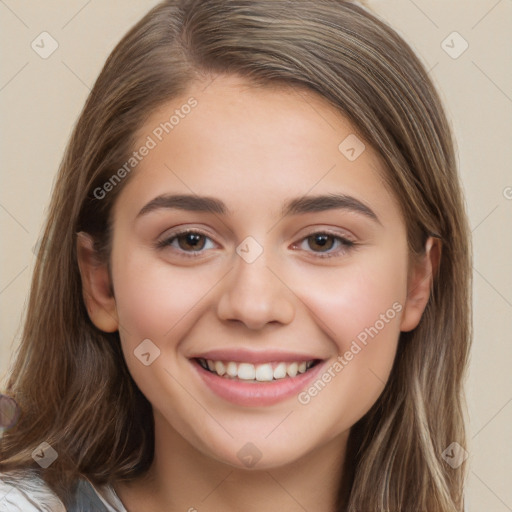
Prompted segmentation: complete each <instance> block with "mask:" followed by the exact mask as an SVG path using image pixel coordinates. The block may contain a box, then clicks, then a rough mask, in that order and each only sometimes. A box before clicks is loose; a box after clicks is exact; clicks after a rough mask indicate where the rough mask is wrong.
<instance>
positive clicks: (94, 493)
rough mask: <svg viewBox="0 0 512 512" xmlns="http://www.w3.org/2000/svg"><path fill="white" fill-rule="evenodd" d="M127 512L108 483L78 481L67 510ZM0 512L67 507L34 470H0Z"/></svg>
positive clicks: (56, 510) (54, 510)
mask: <svg viewBox="0 0 512 512" xmlns="http://www.w3.org/2000/svg"><path fill="white" fill-rule="evenodd" d="M82 511H84V512H126V509H125V508H124V506H123V504H122V503H121V501H120V500H119V498H118V496H117V495H116V493H115V491H114V489H113V488H112V487H111V486H109V485H102V486H94V485H93V484H92V483H91V482H89V481H88V480H87V479H81V480H80V481H79V482H78V487H77V489H76V492H75V495H74V497H73V504H72V505H70V508H69V509H68V511H67V512H82ZM0 512H66V507H65V506H64V504H63V503H62V501H61V500H60V499H59V498H58V497H57V496H56V494H55V493H54V492H53V491H52V490H51V489H50V488H49V487H48V485H47V484H46V483H45V482H44V480H43V479H42V478H41V477H40V476H39V475H38V474H37V472H35V471H30V470H24V471H11V472H9V473H0Z"/></svg>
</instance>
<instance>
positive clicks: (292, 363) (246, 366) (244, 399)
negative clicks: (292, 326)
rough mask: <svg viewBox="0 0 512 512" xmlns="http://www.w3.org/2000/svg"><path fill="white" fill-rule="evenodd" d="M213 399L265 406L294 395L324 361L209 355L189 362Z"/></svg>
mask: <svg viewBox="0 0 512 512" xmlns="http://www.w3.org/2000/svg"><path fill="white" fill-rule="evenodd" d="M190 361H191V362H192V363H193V367H194V369H195V370H196V372H197V373H198V374H199V376H200V378H201V380H202V382H203V383H204V384H206V385H207V387H208V388H209V389H210V390H211V391H213V392H214V393H215V394H216V395H217V396H219V397H221V398H223V399H224V400H228V401H229V402H231V403H234V404H236V405H241V406H245V407H251V406H268V405H272V404H275V403H277V402H280V401H282V400H285V399H287V398H289V397H291V396H293V395H297V394H298V393H299V392H300V391H301V390H302V389H303V388H304V387H305V386H306V385H307V383H308V382H309V381H310V380H312V379H313V378H314V377H315V376H316V375H317V374H318V373H319V371H320V368H321V367H322V366H323V363H324V361H323V360H321V359H319V358H317V357H314V356H311V355H305V354H292V353H283V352H278V351H276V352H270V351H267V352H264V353H263V352H261V353H259V352H248V351H243V350H237V351H222V350H216V351H210V352H207V353H203V354H199V355H197V356H195V357H192V358H190Z"/></svg>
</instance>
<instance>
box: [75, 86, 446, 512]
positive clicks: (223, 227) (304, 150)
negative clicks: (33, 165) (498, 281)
mask: <svg viewBox="0 0 512 512" xmlns="http://www.w3.org/2000/svg"><path fill="white" fill-rule="evenodd" d="M191 96H193V97H194V98H195V99H196V100H197V102H198V105H197V107H196V108H194V109H193V110H192V112H191V113H190V114H189V115H188V116H186V117H185V118H184V119H182V120H180V123H179V125H177V126H176V127H175V128H174V130H173V131H172V132H171V133H169V134H168V135H166V136H165V137H164V139H163V140H162V142H160V143H159V144H158V145H157V146H156V148H154V149H152V150H151V151H150V152H149V154H148V155H147V156H146V157H145V158H144V159H143V160H142V161H141V163H140V164H139V165H138V166H137V168H136V170H135V171H133V174H132V175H131V176H130V179H129V182H128V183H127V184H126V186H125V187H124V188H123V190H122V192H121V193H120V195H119V197H118V199H117V201H116V203H115V207H114V212H113V215H114V224H113V225H114V230H113V240H112V253H111V260H110V264H111V277H112V282H111V281H110V280H109V273H108V271H107V267H106V265H104V264H100V263H98V262H97V260H96V258H95V255H94V252H93V250H92V241H91V239H90V237H88V236H87V235H85V234H81V235H80V236H79V238H78V256H79V264H80V271H81V275H82V281H83V285H84V298H85V300H86V303H87V307H88V311H89V315H90V317H91V319H92V321H93V322H94V323H95V325H96V326H97V327H98V328H100V329H102V330H104V331H106V332H112V331H116V330H119V332H120V336H121V342H122V347H123V352H124V355H125V359H126V362H127V364H128V367H129V369H130V372H131V374H132V375H133V378H134V379H135V382H136V383H137V385H138V386H139V387H140V389H141V390H142V392H143V393H144V394H145V396H146V397H147V398H148V400H149V401H150V402H151V404H152V406H153V411H154V418H155V428H156V430H155V435H156V445H155V452H156V456H155V460H154V462H153V465H152V467H151V470H150V471H149V473H148V475H147V476H146V477H145V478H141V479H139V480H137V481H135V482H132V483H130V484H127V483H119V484H118V485H116V486H115V488H116V491H117V493H118V495H119V496H120V498H121V500H122V501H123V503H124V504H125V506H126V508H127V510H142V509H144V510H148V511H151V510H183V511H185V510H193V509H194V508H195V509H197V510H199V511H201V512H203V511H213V510H225V511H230V510H233V511H235V510H245V511H253V510H254V511H256V510H262V509H264V510H267V511H272V510H287V511H295V510H304V509H306V510H315V511H318V512H322V511H330V510H333V507H334V503H335V497H336V492H337V487H338V485H339V482H340V479H341V478H342V477H343V475H342V474H341V470H340V468H341V465H342V463H343V460H344V454H345V449H346V443H347V438H348V434H349V431H350V428H351V426H352V425H354V424H355V423H356V422H357V421H358V420H359V419H360V418H361V417H362V416H363V415H364V414H365V413H366V412H367V411H368V410H369V409H370V407H371V406H372V405H373V404H374V403H375V401H376V400H377V398H378V397H379V395H380V394H381V392H382V390H383V388H384V385H385V382H386V381H387V379H388V377H389V374H390V371H391V367H392V364H393V360H394V357H395V353H396V348H397V342H398V338H399V334H400V331H408V330H411V329H414V328H415V327H416V325H417V324H418V322H419V320H420V319H421V315H422V313H423V310H424V308H425V305H426V303H427V300H428V296H429V290H430V286H431V274H432V270H433V268H435V266H436V265H437V261H438V258H439V248H438V247H437V245H436V244H435V243H434V240H433V239H429V240H428V241H427V244H426V250H425V253H424V255H423V257H422V258H420V259H419V260H418V261H416V262H414V264H412V263H411V261H410V259H409V254H408V249H407V240H406V231H405V224H404V220H403V218H402V216H401V213H400V209H399V205H398V203H397V201H396V199H395V198H394V197H393V195H392V193H391V192H390V191H388V190H387V189H386V188H385V186H384V184H383V179H382V176H383V172H384V171H383V168H382V166H381V163H380V161H379V159H378V157H377V154H376V152H375V151H374V150H373V149H372V148H371V147H369V145H366V149H365V151H363V153H362V154H361V155H360V156H359V157H358V158H357V159H356V160H355V161H349V160H348V159H347V158H346V157H345V156H344V155H343V154H342V153H341V152H340V151H339V150H338V146H339V144H340V142H341V141H343V140H344V139H345V138H346V137H347V136H348V135H350V134H353V133H356V130H355V129H354V128H353V127H352V126H351V125H350V123H349V122H348V121H347V120H346V119H344V118H343V117H342V116H341V115H340V114H339V113H338V112H336V111H335V110H334V109H333V108H332V107H331V106H330V105H329V104H328V103H327V102H326V101H325V100H324V99H323V98H321V97H319V96H317V95H315V94H314V93H312V92H304V91H299V90H297V89H288V88H281V89H270V88H264V89H262V88H254V87H251V86H249V85H248V84H247V83H245V82H244V81H243V80H242V79H240V78H237V77H233V76H221V77H217V78H216V80H214V81H213V83H211V85H209V86H208V87H206V88H205V84H204V83H196V84H194V85H193V86H192V87H191V88H190V90H189V91H188V93H187V94H186V95H184V96H183V97H181V98H175V99H173V100H172V101H170V102H169V103H167V104H166V105H164V106H163V107H161V108H160V109H158V110H157V111H156V112H153V114H152V115H151V116H150V118H149V119H148V121H147V123H146V124H145V125H144V127H142V129H141V130H140V131H139V132H138V134H139V140H138V142H139V144H136V147H139V146H140V145H142V144H143V143H144V141H145V140H146V137H147V136H148V135H150V134H151V133H152V130H154V128H155V127H156V126H158V125H159V124H160V122H163V121H165V120H168V119H169V117H170V116H171V115H172V113H173V112H174V111H175V110H176V109H177V108H180V106H181V105H183V104H184V103H186V102H187V100H188V99H189V98H190V97H191ZM191 193H193V194H197V195H200V196H209V197H214V198H217V199H220V200H222V201H223V202H224V203H225V204H226V206H227V207H228V208H229V210H230V212H231V213H229V214H226V215H220V214H212V213H209V212H190V211H185V210H178V209H167V208H160V209H157V210H153V211H151V212H149V213H147V214H144V215H141V216H138V214H139V212H140V210H141V209H142V208H143V207H144V206H145V205H146V204H147V203H148V202H149V201H151V200H152V199H154V198H155V197H156V196H159V195H161V194H191ZM328 193H339V194H346V195H350V196H353V197H355V198H356V199H358V200H360V201H361V202H363V203H364V204H365V205H367V206H368V207H369V208H370V209H371V210H372V211H373V212H374V213H375V214H376V216H377V217H378V220H379V222H376V221H375V220H372V219H371V218H369V217H367V216H365V215H363V214H361V213H358V212H353V211H346V210H343V209H336V210H328V211H322V212H313V213H306V214H299V215H290V216H287V217H283V216H282V215H281V208H282V207H283V204H284V203H285V202H286V201H287V200H289V199H292V198H298V197H302V196H304V195H307V196H311V195H317V194H328ZM178 227H179V228H178ZM184 227H186V228H194V229H197V230H199V231H201V232H202V233H204V234H206V235H207V237H208V238H207V239H201V244H199V246H200V247H204V248H203V249H202V251H203V252H202V253H201V254H200V255H199V256H196V257H195V258H187V257H186V256H184V255H183V254H184V251H185V250H187V247H189V246H187V245H186V243H185V244H184V247H185V250H184V249H183V245H181V246H180V245H179V244H178V242H177V241H176V239H174V242H172V245H171V246H169V245H167V246H166V247H164V248H156V244H157V242H159V241H161V240H165V239H169V238H170V235H172V234H174V233H175V232H176V231H177V230H178V229H182V228H184ZM326 229H327V230H329V232H332V233H334V236H341V237H345V238H349V240H351V241H353V242H355V244H356V245H355V246H353V247H352V248H346V247H344V246H340V245H339V242H336V241H335V240H336V239H330V238H328V242H329V244H331V245H329V244H327V248H326V249H323V250H325V251H326V252H331V253H333V254H334V256H332V257H329V258H321V257H320V256H321V255H322V254H323V253H322V248H321V247H320V248H319V247H318V246H317V245H315V244H314V240H313V241H310V242H308V239H307V237H308V236H309V235H310V234H311V233H317V232H320V233H322V232H324V231H325V230H326ZM248 236H251V237H253V238H254V239H255V240H256V241H257V242H258V243H259V244H260V246H261V247H262V248H263V253H262V254H261V255H260V256H259V257H258V258H257V259H256V260H255V261H254V262H252V263H247V262H246V261H245V260H244V259H242V258H241V257H240V256H239V255H238V254H237V252H236V248H237V247H238V246H239V245H240V244H241V242H242V241H243V240H244V239H245V238H246V237H248ZM203 244H204V245H203ZM340 247H341V249H340ZM180 250H181V252H180ZM188 250H189V252H193V249H192V248H190V249H188ZM336 251H338V252H337V253H336ZM111 286H112V287H113V290H114V293H113V294H111V293H110V287H111ZM393 304H399V306H400V309H401V311H399V312H398V313H397V314H396V316H394V318H393V319H391V320H389V321H388V322H387V323H386V324H385V327H384V328H382V329H381V330H379V332H378V335H376V336H375V337H374V338H373V339H369V341H368V344H367V345H366V346H364V347H363V348H362V350H361V351H360V352H358V353H357V355H356V356H354V357H353V359H352V360H351V361H349V362H348V364H347V365H346V366H344V368H343V370H342V371H340V372H338V373H336V376H335V377H334V378H332V380H331V382H329V384H328V385H326V386H325V388H324V389H323V390H322V391H321V392H320V393H318V395H317V396H315V397H314V398H313V399H311V401H310V402H309V403H307V404H305V405H304V404H301V403H300V402H299V401H298V399H297V396H292V397H291V398H288V399H286V400H284V401H282V402H279V403H277V404H275V405H272V406H267V407H243V406H238V405H234V404H232V403H230V402H228V401H226V400H224V399H222V398H220V397H218V396H217V395H215V394H214V393H212V391H211V390H210V389H209V388H207V387H206V386H205V385H204V384H203V382H202V381H201V380H200V379H199V378H198V375H197V372H196V371H195V370H194V369H193V367H192V365H191V363H190V361H189V358H190V357H191V356H192V355H193V354H197V353H200V352H202V351H206V350H209V349H212V348H222V349H231V348H246V349H250V350H258V351H264V350H267V349H269V350H270V349H280V350H285V351H286V350H287V351H293V352H297V353H301V354H314V355H315V356H316V357H318V358H320V359H323V360H324V363H323V364H325V365H326V368H327V367H329V366H332V364H333V363H334V362H335V361H336V360H337V357H338V355H340V354H344V353H345V352H347V350H349V348H350V346H351V343H352V341H353V340H355V339H356V337H357V336H358V334H360V333H361V332H362V331H364V329H365V328H366V327H369V326H373V325H375V323H376V321H377V320H378V319H379V318H381V317H380V315H381V314H385V313H386V311H388V310H389V309H390V308H392V305H393ZM148 338H149V339H150V340H151V341H152V342H153V343H154V344H155V345H156V346H158V348H159V350H160V356H159V357H158V358H157V359H156V360H155V361H154V362H153V363H152V364H151V365H149V366H145V365H143V364H141V362H140V361H139V359H137V357H135V355H134V350H135V349H136V347H137V346H138V345H139V344H140V343H141V341H142V340H144V339H148ZM248 442H250V443H253V444H254V445H255V446H256V447H257V448H258V450H259V452H261V459H260V460H259V461H258V462H257V464H256V465H255V466H254V467H252V468H248V467H246V466H245V465H244V463H243V462H242V460H240V459H239V458H238V456H237V452H238V451H239V450H240V449H241V448H242V447H243V446H244V445H245V444H246V443H248Z"/></svg>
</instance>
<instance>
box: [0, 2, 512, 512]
mask: <svg viewBox="0 0 512 512" xmlns="http://www.w3.org/2000/svg"><path fill="white" fill-rule="evenodd" d="M368 3H369V5H370V6H371V7H372V8H373V9H374V10H375V11H376V12H377V13H378V14H379V15H380V16H382V17H383V18H384V19H386V20H387V21H388V22H389V23H390V24H391V25H392V26H393V27H394V28H395V29H396V30H398V31H399V32H400V33H401V34H402V35H403V36H404V37H405V39H406V40H407V41H408V42H409V43H410V44H411V45H412V46H413V47H414V48H415V49H416V50H417V52H418V53H419V54H420V56H421V57H422V59H423V61H424V62H425V64H426V66H427V68H428V69H429V70H431V72H430V74H431V76H432V77H433V79H434V81H435V82H436V84H437V85H438V88H439V89H440V91H441V94H442V97H443V99H444V101H445V104H446V108H447V111H448V114H449V116H450V118H451V120H452V123H453V127H454V130H455V133H456V137H457V140H458V145H459V154H460V157H459V159H460V169H461V175H462V179H463V183H464V188H465V192H466V198H467V205H468V213H469V217H470V222H471V226H472V230H473V236H474V315H475V318H474V328H475V341H474V348H473V353H472V363H471V368H470V376H469V382H468V397H469V407H470V439H471V442H470V445H469V446H467V447H466V449H467V450H468V452H469V457H470V464H471V469H470V472H469V479H468V487H467V501H468V510H469V511H471V512H473V511H474V512H477V511H478V512H480V511H484V510H485V511H489V512H490V511H492V512H506V511H512V488H511V486H510V475H511V474H512V439H511V432H512V428H511V423H512V403H511V402H512V385H511V384H512V379H511V375H512V372H511V370H510V364H511V361H512V343H511V341H512V339H511V328H512V268H511V266H512V263H511V262H512V236H511V234H512V230H511V228H510V221H511V220H512V172H511V164H510V162H511V161H512V143H511V140H510V138H511V133H512V72H511V61H510V50H511V43H512V41H511V33H512V0H466V1H463V0H459V1H453V0H452V1H427V0H388V1H385V0H373V1H369V2H368ZM154 4H156V2H155V1H154V0H150V1H142V0H138V1H137V0H123V1H121V0H115V1H112V0H111V1H109V2H99V1H98V0H89V1H87V0H68V1H63V0H61V1H58V0H46V1H45V2H34V1H31V0H0V15H1V30H2V35H3V36H2V37H3V45H2V50H1V52H2V62H3V65H2V68H1V78H0V109H1V114H2V123H1V128H2V133H1V137H0V140H1V145H2V153H1V154H2V157H1V178H0V179H1V187H0V230H1V231H0V233H1V239H2V251H1V256H0V258H1V259H0V311H1V317H0V323H1V341H0V379H1V382H2V383H4V382H5V375H6V372H7V370H8V366H9V363H10V361H11V357H12V354H13V352H14V350H15V348H16V345H17V340H18V336H19V332H18V329H19V322H20V319H21V316H22V314H23V311H24V306H25V301H26V297H27V292H28V289H29V283H30V275H31V271H32V268H33V263H34V254H33V247H34V245H35V244H36V241H37V239H38V234H39V230H40V228H41V224H42V218H43V216H44V214H45V211H46V207H47V204H48V200H49V194H50V191H51V187H52V183H53V180H54V176H55V173H56V170H57V167H58V164H59V161H60V159H61V156H62V153H63V150H64V146H65V144H66V142H67V139H68V136H69V134H70V131H71V128H72V126H73V124H74V122H75V121H76V119H77V116H78V114H79V112H80V110H81V108H82V106H83V103H84V101H85V99H86V97H87V94H88V93H89V89H90V87H91V86H92V84H93V82H94V80H95V78H96V77H97V75H98V73H99V71H100V69H101V66H102V65H103V63H104V61H105V59H106V57H107V55H108V54H109V53H110V51H111V50H112V48H113V46H114V45H115V44H116V43H117V41H118V40H119V39H120V38H121V37H122V35H123V34H124V33H125V32H126V30H127V29H128V28H129V27H130V26H131V25H132V24H133V23H134V22H135V21H137V20H138V19H139V18H140V17H141V16H142V15H143V14H144V13H145V12H146V11H147V10H148V9H149V8H150V7H151V6H153V5H154ZM43 31H47V32H49V33H50V34H51V36H52V37H53V38H54V39H55V40H56V41H57V42H58V45H59V46H58V49H57V50H56V51H55V52H54V53H53V54H52V55H51V56H50V57H49V58H47V59H43V58H41V57H40V56H39V55H38V54H37V53H36V52H35V51H34V50H33V49H32V48H31V43H32V41H34V40H35V39H36V38H37V37H38V36H39V34H40V33H41V32H43ZM454 31H456V32H458V33H459V34H460V35H461V36H462V38H463V39H464V40H465V41H467V43H468V44H469V47H468V49H467V50H466V51H465V52H464V53H462V54H461V55H460V56H459V57H458V58H455V59H454V58H452V57H451V56H450V55H448V54H447V53H446V52H445V50H444V49H443V47H442V42H443V41H444V40H445V39H446V38H447V36H449V35H450V34H452V32H454ZM38 40H39V39H38ZM444 44H445V47H446V45H449V46H451V47H453V48H451V49H449V48H447V49H448V50H449V51H450V52H452V54H454V52H456V53H458V52H459V51H460V50H461V49H462V48H463V45H464V41H463V40H462V39H460V38H459V37H458V36H450V37H449V38H448V39H447V40H446V43H444ZM47 48H48V46H47ZM50 300H51V299H50ZM454 471H456V470H454Z"/></svg>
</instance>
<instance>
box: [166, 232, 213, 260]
mask: <svg viewBox="0 0 512 512" xmlns="http://www.w3.org/2000/svg"><path fill="white" fill-rule="evenodd" d="M157 247H158V248H159V249H164V248H166V247H172V248H173V249H174V250H175V251H177V252H178V253H182V254H183V255H184V256H191V257H194V256H196V255H200V254H202V253H203V252H204V250H206V249H213V248H215V245H214V243H213V241H212V240H211V238H210V237H208V236H207V235H205V234H204V233H201V232H200V231H194V230H186V231H181V232H179V233H174V234H173V235H172V236H171V237H167V238H165V239H164V240H162V241H160V242H158V243H157Z"/></svg>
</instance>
